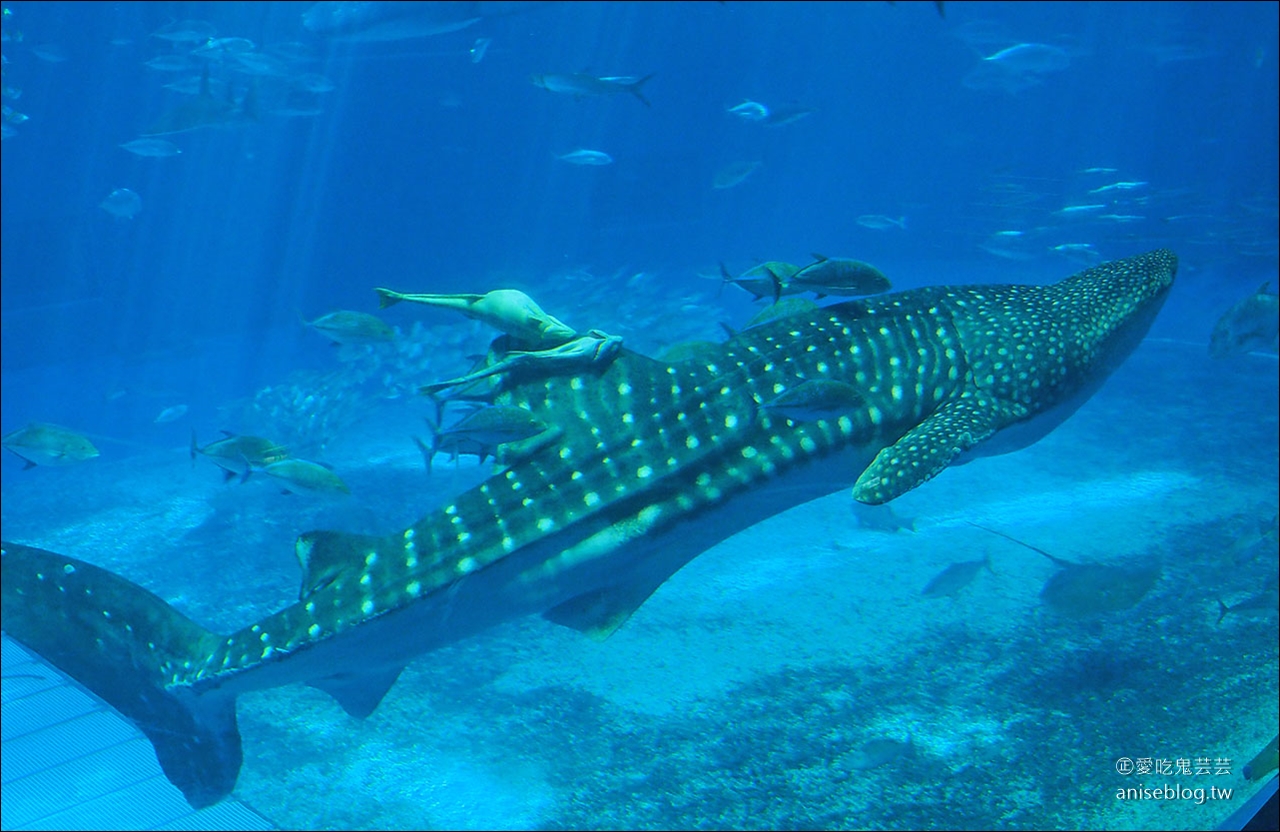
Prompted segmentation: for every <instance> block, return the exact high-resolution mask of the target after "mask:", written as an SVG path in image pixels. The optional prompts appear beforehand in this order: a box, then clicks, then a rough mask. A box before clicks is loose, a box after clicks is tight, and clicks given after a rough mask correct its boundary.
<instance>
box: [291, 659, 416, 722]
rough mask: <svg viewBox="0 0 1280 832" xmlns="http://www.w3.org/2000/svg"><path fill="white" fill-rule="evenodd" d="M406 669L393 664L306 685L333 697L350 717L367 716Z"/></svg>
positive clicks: (317, 680) (343, 674)
mask: <svg viewBox="0 0 1280 832" xmlns="http://www.w3.org/2000/svg"><path fill="white" fill-rule="evenodd" d="M403 670H404V668H403V667H394V668H391V669H390V670H380V671H376V672H366V673H342V674H338V675H335V676H329V677H327V678H324V679H315V680H313V681H310V682H308V683H307V684H308V685H309V686H310V687H313V688H316V689H317V690H322V691H324V692H325V693H327V694H329V695H330V696H332V697H333V698H334V700H335V701H336V702H337V703H338V705H339V706H340V707H341V708H342V710H344V711H346V712H347V714H348V715H349V716H353V717H355V718H356V719H364V718H365V717H367V716H369V714H371V713H373V712H374V710H376V709H377V707H378V704H379V703H380V702H382V697H384V696H386V695H387V691H389V690H391V686H392V685H394V684H395V683H396V679H399V678H400V673H401V672H402V671H403Z"/></svg>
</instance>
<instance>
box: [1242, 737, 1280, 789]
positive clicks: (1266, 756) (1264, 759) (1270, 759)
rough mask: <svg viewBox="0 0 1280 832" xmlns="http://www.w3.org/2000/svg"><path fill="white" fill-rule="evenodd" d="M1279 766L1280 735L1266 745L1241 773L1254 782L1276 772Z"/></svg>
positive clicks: (1246, 764)
mask: <svg viewBox="0 0 1280 832" xmlns="http://www.w3.org/2000/svg"><path fill="white" fill-rule="evenodd" d="M1277 765H1280V735H1277V736H1275V737H1272V738H1271V742H1269V743H1267V744H1266V745H1264V746H1263V747H1262V750H1261V751H1259V752H1258V753H1257V754H1256V755H1254V758H1253V759H1252V760H1250V761H1249V762H1247V763H1245V766H1244V768H1243V769H1241V771H1240V773H1241V774H1243V775H1244V779H1246V780H1248V781H1250V782H1253V781H1256V780H1261V779H1262V778H1264V777H1266V776H1267V775H1268V774H1270V773H1271V772H1273V771H1275V770H1276V767H1277Z"/></svg>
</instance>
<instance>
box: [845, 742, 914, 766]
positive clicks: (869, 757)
mask: <svg viewBox="0 0 1280 832" xmlns="http://www.w3.org/2000/svg"><path fill="white" fill-rule="evenodd" d="M915 753H916V748H915V743H914V742H913V741H912V738H911V737H907V741H906V742H903V741H901V740H895V739H891V738H889V737H882V738H880V739H874V740H871V741H870V742H867V743H864V744H863V745H862V747H861V748H859V749H856V750H854V751H849V752H846V753H844V754H842V755H840V761H841V762H842V763H843V767H844V768H847V769H852V770H853V771H868V770H870V769H873V768H879V767H880V766H883V765H887V764H889V763H892V762H893V761H894V760H897V759H899V758H903V757H914V756H915Z"/></svg>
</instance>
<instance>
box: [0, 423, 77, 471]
mask: <svg viewBox="0 0 1280 832" xmlns="http://www.w3.org/2000/svg"><path fill="white" fill-rule="evenodd" d="M0 445H3V446H4V447H5V448H7V449H9V450H10V451H13V453H15V454H17V455H18V456H20V457H22V459H23V461H25V462H26V463H27V464H26V466H25V468H34V467H36V466H37V465H73V464H75V463H77V462H84V461H85V460H86V459H93V458H94V457H95V456H97V455H98V449H97V448H95V447H93V443H92V442H90V441H89V439H88V437H86V436H83V435H81V434H79V433H76V432H75V431H73V430H68V429H66V428H63V427H59V426H57V425H50V424H48V423H45V422H32V423H30V424H29V425H27V426H26V427H25V428H19V429H17V430H15V431H14V432H13V433H9V434H6V435H5V436H4V438H2V439H0Z"/></svg>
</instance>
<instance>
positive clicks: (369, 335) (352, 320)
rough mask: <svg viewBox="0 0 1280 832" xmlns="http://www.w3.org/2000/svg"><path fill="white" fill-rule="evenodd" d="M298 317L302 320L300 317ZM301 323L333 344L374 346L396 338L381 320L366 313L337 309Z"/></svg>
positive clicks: (303, 320) (393, 332)
mask: <svg viewBox="0 0 1280 832" xmlns="http://www.w3.org/2000/svg"><path fill="white" fill-rule="evenodd" d="M298 317H299V318H302V316H301V315H299V316H298ZM302 322H303V323H304V324H306V325H307V326H309V327H311V328H312V329H314V330H315V331H316V332H319V333H320V334H321V335H323V336H325V337H326V338H328V339H329V340H330V341H333V342H334V343H335V344H376V343H379V342H385V341H394V340H395V337H396V333H395V330H393V329H392V328H391V327H389V326H387V324H386V323H385V322H384V321H383V320H382V319H381V318H379V317H377V316H376V315H370V314H369V313H367V312H352V311H350V310H348V309H339V310H338V311H337V312H330V313H329V314H327V315H321V316H320V317H319V318H316V319H315V320H314V321H308V320H306V319H305V318H303V319H302Z"/></svg>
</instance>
